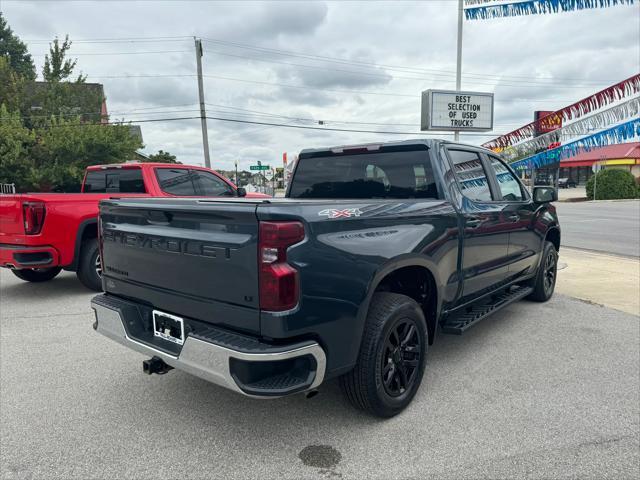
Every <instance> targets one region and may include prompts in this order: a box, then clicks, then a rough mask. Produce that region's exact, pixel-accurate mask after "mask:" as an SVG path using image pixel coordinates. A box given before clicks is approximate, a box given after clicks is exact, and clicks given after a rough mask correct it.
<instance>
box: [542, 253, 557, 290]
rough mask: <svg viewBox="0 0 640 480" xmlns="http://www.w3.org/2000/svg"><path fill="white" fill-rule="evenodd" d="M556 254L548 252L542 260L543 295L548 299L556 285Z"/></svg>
mask: <svg viewBox="0 0 640 480" xmlns="http://www.w3.org/2000/svg"><path fill="white" fill-rule="evenodd" d="M557 258H558V256H557V254H556V252H555V249H554V250H550V251H549V252H548V253H547V256H546V258H545V259H544V293H545V294H546V295H548V296H549V297H550V296H551V294H552V293H553V290H554V288H555V285H556V273H557V269H558V262H557Z"/></svg>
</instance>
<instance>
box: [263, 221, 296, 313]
mask: <svg viewBox="0 0 640 480" xmlns="http://www.w3.org/2000/svg"><path fill="white" fill-rule="evenodd" d="M302 240H304V226H303V225H302V223H300V222H260V231H259V238H258V272H259V275H260V308H261V309H262V310H269V311H272V312H281V311H283V310H290V309H292V308H293V307H295V306H296V305H297V304H298V297H299V285H298V271H297V270H296V269H295V268H293V267H292V266H291V265H289V264H288V263H287V248H288V247H290V246H291V245H294V244H296V243H298V242H301V241H302Z"/></svg>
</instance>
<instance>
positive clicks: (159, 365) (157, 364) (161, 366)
mask: <svg viewBox="0 0 640 480" xmlns="http://www.w3.org/2000/svg"><path fill="white" fill-rule="evenodd" d="M169 370H173V367H172V366H171V365H167V364H166V363H165V362H164V360H162V359H161V358H160V357H151V358H150V359H149V360H144V361H143V362H142V371H143V372H144V373H146V374H147V375H151V374H152V373H157V374H158V375H164V374H165V373H167V372H168V371H169Z"/></svg>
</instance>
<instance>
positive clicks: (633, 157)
mask: <svg viewBox="0 0 640 480" xmlns="http://www.w3.org/2000/svg"><path fill="white" fill-rule="evenodd" d="M596 162H597V163H598V164H600V165H602V166H603V167H604V168H619V169H622V170H626V171H627V172H631V173H632V174H633V176H635V177H636V178H638V177H640V142H631V143H620V144H617V145H608V146H606V147H600V148H594V149H591V150H590V151H588V152H587V151H583V152H580V153H579V154H578V155H574V156H573V157H569V158H566V159H563V160H562V161H561V162H560V175H559V178H570V179H572V180H574V181H576V182H577V183H580V184H584V183H586V182H587V180H588V179H589V177H590V176H591V175H592V174H593V170H592V168H593V164H594V163H596Z"/></svg>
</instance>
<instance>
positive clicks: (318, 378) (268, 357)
mask: <svg viewBox="0 0 640 480" xmlns="http://www.w3.org/2000/svg"><path fill="white" fill-rule="evenodd" d="M101 297H104V295H98V296H97V297H95V298H94V299H93V300H92V301H91V308H93V310H94V311H95V315H96V323H95V324H94V328H95V330H96V331H97V332H98V333H101V334H102V335H104V336H106V337H108V338H110V339H112V340H115V341H116V342H118V343H121V344H122V345H125V346H127V347H129V348H131V349H133V350H136V351H138V352H140V353H142V354H144V355H149V356H156V357H159V358H161V359H162V360H163V361H164V362H165V363H166V364H168V365H170V366H172V367H174V368H176V369H179V370H183V371H185V372H187V373H190V374H192V375H195V376H197V377H200V378H202V379H204V380H207V381H209V382H212V383H215V384H217V385H220V386H223V387H226V388H228V389H230V390H233V391H235V392H238V393H241V394H243V395H247V396H250V397H256V398H267V397H268V398H273V397H277V396H283V395H287V394H289V393H297V392H300V391H307V390H313V389H315V388H317V387H318V386H319V385H320V384H321V383H322V381H323V379H324V375H325V369H326V356H325V353H324V350H323V349H322V348H321V347H320V345H318V344H317V343H315V342H306V344H304V345H302V346H300V345H298V346H295V345H294V346H292V347H291V349H286V348H283V347H281V346H279V347H274V348H273V351H269V346H268V345H266V344H261V345H263V346H264V347H262V348H260V351H258V352H248V351H239V350H234V349H232V348H228V347H227V346H222V345H217V344H216V343H213V342H208V341H205V340H202V339H200V338H195V337H194V336H190V335H188V336H187V337H186V339H185V341H184V345H183V346H182V349H181V350H180V353H179V354H178V355H172V354H169V353H167V352H165V351H162V350H159V349H156V348H153V347H151V346H149V345H147V344H146V343H143V342H140V341H137V340H136V339H134V338H131V337H130V336H129V335H128V334H127V331H126V329H125V326H124V325H125V324H124V321H125V320H124V319H123V318H122V317H123V315H122V313H121V311H120V310H119V309H118V308H115V307H113V306H112V305H105V303H112V302H111V301H110V302H104V301H101V300H100V299H101ZM309 356H311V357H313V359H314V361H315V362H313V363H315V368H314V369H313V371H310V372H309V376H308V381H306V382H305V384H301V385H300V386H299V388H295V385H294V386H293V387H294V388H292V389H291V388H290V390H291V391H290V392H289V391H285V392H283V393H282V394H278V392H277V391H275V393H274V392H273V391H272V392H269V393H266V394H261V393H260V390H259V389H256V388H249V387H250V386H247V385H244V384H242V382H241V381H239V380H238V376H237V375H234V374H233V372H232V371H231V370H232V368H231V363H232V359H235V360H237V361H241V362H249V365H251V363H250V362H279V361H284V360H291V359H297V358H303V357H309ZM249 368H250V367H249ZM279 383H280V384H282V382H279ZM262 384H264V382H263V383H262Z"/></svg>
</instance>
